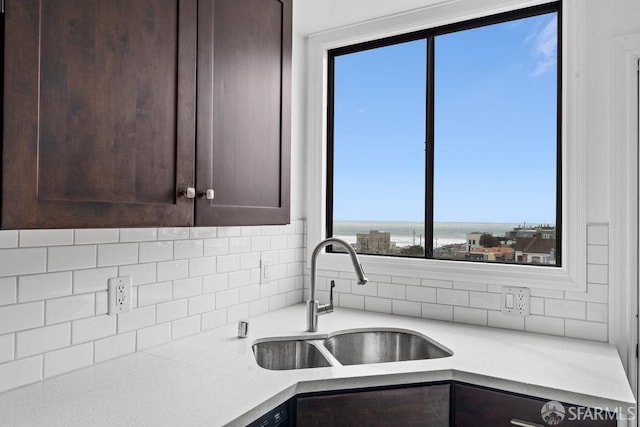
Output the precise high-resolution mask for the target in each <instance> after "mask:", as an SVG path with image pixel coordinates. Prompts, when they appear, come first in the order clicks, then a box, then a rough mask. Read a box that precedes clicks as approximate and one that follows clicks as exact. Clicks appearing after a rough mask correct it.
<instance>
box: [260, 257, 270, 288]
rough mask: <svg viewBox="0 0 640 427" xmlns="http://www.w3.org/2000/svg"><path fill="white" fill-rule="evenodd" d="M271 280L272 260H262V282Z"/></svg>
mask: <svg viewBox="0 0 640 427" xmlns="http://www.w3.org/2000/svg"><path fill="white" fill-rule="evenodd" d="M269 282H271V260H270V259H262V260H260V283H269Z"/></svg>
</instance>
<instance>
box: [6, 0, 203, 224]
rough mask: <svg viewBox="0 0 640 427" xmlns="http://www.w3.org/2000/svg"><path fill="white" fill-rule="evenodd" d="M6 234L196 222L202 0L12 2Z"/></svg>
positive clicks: (8, 23)
mask: <svg viewBox="0 0 640 427" xmlns="http://www.w3.org/2000/svg"><path fill="white" fill-rule="evenodd" d="M5 20H6V22H5V25H6V28H5V29H6V32H5V61H4V65H5V67H4V130H3V163H2V168H3V169H2V226H3V228H45V227H50V228H60V227H65V228H69V227H116V226H161V225H185V226H186V225H190V224H191V223H192V222H193V201H192V200H186V199H185V198H184V197H182V196H181V194H182V192H183V191H184V189H185V188H186V187H187V186H189V185H190V184H191V185H192V184H193V181H194V148H195V83H196V82H195V73H196V47H197V39H196V37H197V29H196V25H197V0H6V17H5Z"/></svg>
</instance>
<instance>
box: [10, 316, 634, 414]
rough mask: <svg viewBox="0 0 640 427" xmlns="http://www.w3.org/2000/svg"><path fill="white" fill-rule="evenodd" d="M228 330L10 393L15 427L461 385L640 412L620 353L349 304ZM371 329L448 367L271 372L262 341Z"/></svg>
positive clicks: (242, 409)
mask: <svg viewBox="0 0 640 427" xmlns="http://www.w3.org/2000/svg"><path fill="white" fill-rule="evenodd" d="M249 322H250V327H249V336H248V337H247V338H244V339H239V338H237V337H236V334H237V325H235V324H233V325H227V326H223V327H220V328H217V329H214V330H211V331H207V332H203V333H201V334H198V335H194V336H191V337H188V338H184V339H181V340H178V341H174V342H172V343H169V344H165V345H162V346H159V347H155V348H151V349H148V350H145V351H142V352H138V353H134V354H130V355H128V356H124V357H121V358H118V359H114V360H111V361H108V362H104V363H100V364H96V365H94V366H91V367H88V368H83V369H80V370H78V371H74V372H71V373H68V374H64V375H61V376H59V377H56V378H52V379H49V380H45V381H42V382H39V383H36V384H33V385H29V386H25V387H22V388H18V389H15V390H13V391H9V392H6V393H3V394H0V414H1V415H0V424H2V425H7V426H44V425H46V426H90V425H98V426H102V425H109V426H121V425H122V426H125V425H127V426H187V425H188V426H198V425H207V426H212V425H233V426H235V425H246V424H247V423H249V422H251V421H253V420H254V419H256V418H258V417H259V416H260V415H262V414H263V413H265V412H267V411H269V410H270V409H272V408H274V407H275V406H277V405H278V404H280V403H283V402H285V401H286V400H288V399H289V398H291V397H293V396H294V395H296V394H299V393H305V392H311V391H320V390H340V389H348V388H361V387H370V386H380V385H395V384H409V383H422V382H431V381H442V380H455V381H461V382H467V383H472V384H477V385H483V386H488V387H494V388H497V389H500V390H505V391H511V392H516V393H522V394H526V395H530V396H536V397H540V398H543V399H549V400H558V401H563V402H568V403H574V404H579V405H585V406H591V407H601V408H602V407H608V408H620V409H621V410H627V409H628V408H630V407H633V406H635V400H634V397H633V394H632V392H631V388H630V387H629V384H628V382H627V379H626V375H625V372H624V370H623V368H622V364H621V362H620V359H619V357H618V354H617V351H616V349H615V347H614V346H612V345H609V344H604V343H596V342H590V341H582V340H576V339H569V338H562V337H552V336H546V335H536V334H530V333H523V332H518V331H508V330H502V329H492V328H486V327H477V326H470V325H462V324H455V323H448V322H440V321H433V320H426V319H420V318H412V317H403V316H392V315H385V314H379V313H370V312H363V311H356V310H349V309H344V308H336V309H335V311H334V313H332V314H329V315H326V316H321V317H320V318H319V329H318V332H317V333H308V332H305V331H304V330H305V327H306V313H305V305H304V304H299V305H296V306H293V307H288V308H285V309H282V310H278V311H274V312H271V313H266V314H263V315H260V316H256V317H254V318H251V319H249ZM360 328H371V329H376V328H387V329H388V328H398V329H407V330H413V331H416V332H418V333H420V334H422V335H425V336H427V337H429V338H430V339H432V340H434V341H436V342H438V343H439V344H441V345H442V346H444V347H446V348H448V349H449V350H451V351H452V352H453V353H454V355H453V356H451V357H445V358H440V359H431V360H420V361H405V362H394V363H380V364H370V365H354V366H336V367H327V368H314V369H300V370H289V371H269V370H266V369H262V368H260V367H259V366H258V365H257V364H256V362H255V359H254V357H253V353H252V351H251V345H252V344H253V343H254V342H255V341H256V340H260V339H264V338H275V337H286V338H291V337H305V338H309V336H318V337H324V336H326V335H327V334H330V333H333V332H336V331H344V330H349V329H360Z"/></svg>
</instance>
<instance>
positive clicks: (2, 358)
mask: <svg viewBox="0 0 640 427" xmlns="http://www.w3.org/2000/svg"><path fill="white" fill-rule="evenodd" d="M14 342H15V336H14V335H13V334H7V335H0V363H4V362H8V361H10V360H13V359H14V356H13V353H14ZM0 390H2V387H0Z"/></svg>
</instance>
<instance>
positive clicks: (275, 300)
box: [227, 295, 287, 322]
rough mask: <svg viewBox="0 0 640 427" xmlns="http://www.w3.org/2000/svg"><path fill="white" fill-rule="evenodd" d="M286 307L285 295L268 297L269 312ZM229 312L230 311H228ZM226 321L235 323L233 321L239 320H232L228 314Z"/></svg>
mask: <svg viewBox="0 0 640 427" xmlns="http://www.w3.org/2000/svg"><path fill="white" fill-rule="evenodd" d="M286 306H287V296H286V295H273V296H270V297H269V310H271V311H273V310H279V309H281V308H285V307H286ZM229 310H231V309H229ZM227 320H228V321H229V322H232V321H235V320H240V318H238V319H233V317H232V316H231V313H229V315H228V317H227Z"/></svg>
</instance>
